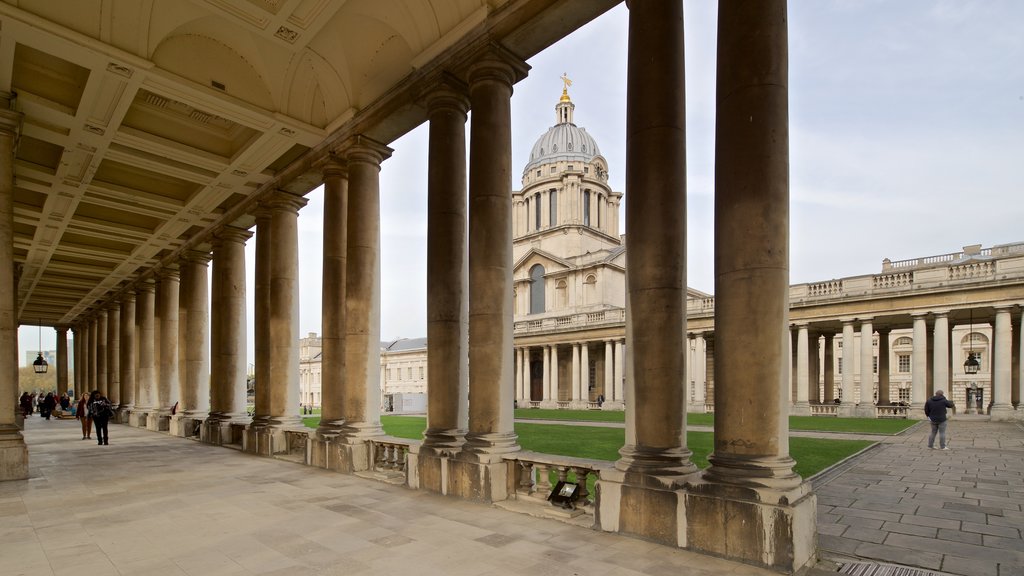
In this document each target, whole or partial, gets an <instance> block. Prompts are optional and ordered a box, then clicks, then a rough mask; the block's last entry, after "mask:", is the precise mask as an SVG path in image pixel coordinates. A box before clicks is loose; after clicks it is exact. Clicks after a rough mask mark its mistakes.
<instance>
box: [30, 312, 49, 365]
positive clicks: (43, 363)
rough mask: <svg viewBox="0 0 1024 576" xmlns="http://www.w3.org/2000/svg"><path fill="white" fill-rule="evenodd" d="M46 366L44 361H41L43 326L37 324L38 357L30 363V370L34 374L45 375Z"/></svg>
mask: <svg viewBox="0 0 1024 576" xmlns="http://www.w3.org/2000/svg"><path fill="white" fill-rule="evenodd" d="M47 366H48V365H47V364H46V360H44V359H43V325H42V324H39V356H37V357H36V361H35V362H33V363H32V370H35V373H36V374H46V368H47Z"/></svg>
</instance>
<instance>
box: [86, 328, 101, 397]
mask: <svg viewBox="0 0 1024 576" xmlns="http://www.w3.org/2000/svg"><path fill="white" fill-rule="evenodd" d="M101 356H102V355H100V354H99V315H98V313H97V314H96V315H95V316H92V317H91V318H90V319H89V392H92V390H97V389H100V388H99V374H100V370H99V363H98V359H99V357H101Z"/></svg>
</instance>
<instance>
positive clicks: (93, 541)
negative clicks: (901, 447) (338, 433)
mask: <svg viewBox="0 0 1024 576" xmlns="http://www.w3.org/2000/svg"><path fill="white" fill-rule="evenodd" d="M80 438H81V432H80V428H79V426H78V423H77V421H74V420H69V421H56V420H51V421H49V422H46V421H41V420H40V418H39V417H38V416H33V417H31V418H29V419H28V421H27V429H26V440H27V442H28V444H29V450H30V454H31V456H30V475H31V477H30V479H29V480H27V481H15V482H2V483H0V574H3V575H4V576H15V575H31V576H37V575H50V574H57V575H63V574H67V575H73V576H93V575H107V574H110V575H129V574H131V575H135V574H137V575H140V576H162V575H176V576H182V575H195V576H214V575H229V574H230V575H234V574H269V575H292V574H298V575H306V574H339V575H340V574H346V575H349V574H358V575H369V574H410V575H415V576H421V575H433V574H437V575H444V576H476V575H506V574H510V575H523V576H545V575H558V576H565V575H574V574H579V575H584V574H586V575H602V576H641V575H650V576H661V575H665V576H667V575H673V576H713V575H735V576H769V575H772V574H775V573H774V572H769V571H767V570H762V569H759V568H755V567H752V566H747V565H743V564H738V563H734V562H728V561H726V560H721V559H718V558H712V557H709V556H703V555H699V554H694V553H690V552H686V551H683V550H678V549H673V548H669V547H666V546H661V545H657V544H652V543H649V542H645V541H642V540H638V539H635V538H628V537H623V536H619V535H614V534H606V533H603V532H598V531H594V530H587V529H581V528H579V527H576V526H572V525H569V524H564V523H561V522H558V521H555V520H548V519H542V518H534V517H531V516H526V515H520V514H513V513H510V512H507V511H504V510H500V509H498V508H495V507H492V506H486V505H483V504H475V503H471V502H465V501H460V500H456V499H454V498H445V497H441V496H435V495H431V494H427V493H425V492H422V491H414V490H407V489H404V488H401V487H395V486H391V485H388V484H384V483H378V482H374V481H372V480H365V479H362V478H358V477H354V476H348V475H343V474H337V473H332V472H326V471H323V470H318V469H315V468H308V467H304V466H299V465H296V464H292V463H290V462H285V461H282V460H275V459H270V458H259V457H255V456H250V455H246V454H241V453H239V452H236V451H234V450H230V449H227V448H215V447H211V446H205V445H202V444H199V443H197V442H195V441H192V440H184V439H181V438H174V437H170V436H167V435H165V434H159V433H155V432H148V431H145V430H139V429H136V428H130V427H127V426H115V425H111V440H110V445H109V446H97V445H96V443H95V442H93V441H90V440H81V439H80Z"/></svg>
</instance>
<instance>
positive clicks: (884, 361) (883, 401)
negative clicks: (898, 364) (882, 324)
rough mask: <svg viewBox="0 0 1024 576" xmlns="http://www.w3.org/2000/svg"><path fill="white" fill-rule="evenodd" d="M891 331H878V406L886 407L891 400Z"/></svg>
mask: <svg viewBox="0 0 1024 576" xmlns="http://www.w3.org/2000/svg"><path fill="white" fill-rule="evenodd" d="M890 385H891V382H890V379H889V330H888V329H882V328H879V329H878V405H879V406H885V405H887V404H889V402H891V400H890V398H889V386H890Z"/></svg>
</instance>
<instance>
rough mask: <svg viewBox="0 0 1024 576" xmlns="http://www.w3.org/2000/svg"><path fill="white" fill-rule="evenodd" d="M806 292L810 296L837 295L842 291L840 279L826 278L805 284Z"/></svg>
mask: <svg viewBox="0 0 1024 576" xmlns="http://www.w3.org/2000/svg"><path fill="white" fill-rule="evenodd" d="M807 293H808V294H809V295H811V296H817V297H822V296H839V295H841V294H842V293H843V281H842V280H827V281H825V282H815V283H813V284H808V285H807Z"/></svg>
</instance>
